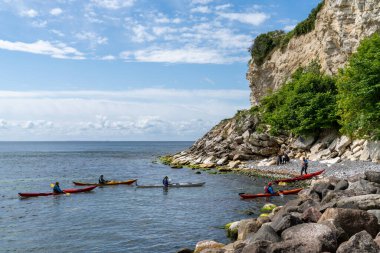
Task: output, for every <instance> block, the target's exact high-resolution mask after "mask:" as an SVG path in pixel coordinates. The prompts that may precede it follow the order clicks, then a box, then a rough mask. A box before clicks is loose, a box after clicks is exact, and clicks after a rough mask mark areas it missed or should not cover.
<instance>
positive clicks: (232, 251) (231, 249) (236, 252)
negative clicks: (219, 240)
mask: <svg viewBox="0 0 380 253" xmlns="http://www.w3.org/2000/svg"><path fill="white" fill-rule="evenodd" d="M246 245H247V244H246V243H245V242H243V241H236V242H234V243H230V244H228V245H226V246H224V247H223V249H224V250H225V251H226V253H241V252H242V251H243V249H244V247H245V246H246Z"/></svg>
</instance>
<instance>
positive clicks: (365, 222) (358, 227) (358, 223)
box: [318, 208, 378, 236]
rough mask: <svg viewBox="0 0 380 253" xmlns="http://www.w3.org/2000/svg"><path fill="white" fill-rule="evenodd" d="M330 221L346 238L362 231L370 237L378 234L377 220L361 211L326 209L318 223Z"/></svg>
mask: <svg viewBox="0 0 380 253" xmlns="http://www.w3.org/2000/svg"><path fill="white" fill-rule="evenodd" d="M329 219H332V223H333V224H334V225H335V227H337V228H338V227H339V228H342V229H343V230H344V231H345V232H346V233H347V235H348V236H352V235H354V234H356V233H358V232H360V231H362V230H366V231H367V232H368V233H370V234H371V235H372V236H375V235H376V234H377V232H378V225H377V218H376V217H375V216H374V215H373V214H369V213H367V212H366V211H363V210H357V209H344V208H328V209H327V210H326V211H325V212H324V213H323V215H322V216H321V218H320V219H319V221H318V223H319V224H321V223H322V222H323V221H325V220H329Z"/></svg>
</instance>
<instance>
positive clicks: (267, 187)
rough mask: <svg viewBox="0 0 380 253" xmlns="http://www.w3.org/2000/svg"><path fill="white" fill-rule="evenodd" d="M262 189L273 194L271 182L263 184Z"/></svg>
mask: <svg viewBox="0 0 380 253" xmlns="http://www.w3.org/2000/svg"><path fill="white" fill-rule="evenodd" d="M264 190H265V193H269V194H275V192H274V190H273V187H272V182H269V183H268V185H267V186H265V188H264Z"/></svg>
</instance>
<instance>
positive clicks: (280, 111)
mask: <svg viewBox="0 0 380 253" xmlns="http://www.w3.org/2000/svg"><path fill="white" fill-rule="evenodd" d="M319 69H320V66H319V65H317V64H316V63H315V62H314V63H312V64H311V65H310V66H309V67H307V68H300V69H298V70H297V71H296V72H295V73H294V74H293V75H292V79H291V81H290V82H288V83H286V84H284V85H283V86H282V87H281V88H280V89H279V90H277V91H276V92H274V93H272V94H270V95H268V96H266V97H265V98H264V99H263V101H262V115H263V120H264V122H265V123H267V124H269V125H271V130H272V133H274V134H275V133H276V132H279V131H281V130H287V131H290V132H292V133H294V134H296V135H299V134H310V133H318V132H319V131H321V130H322V129H328V128H337V116H336V95H337V89H336V86H335V80H334V78H332V77H330V76H327V75H324V74H323V73H321V72H320V70H319Z"/></svg>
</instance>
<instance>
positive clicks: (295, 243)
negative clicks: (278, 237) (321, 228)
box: [247, 238, 322, 253]
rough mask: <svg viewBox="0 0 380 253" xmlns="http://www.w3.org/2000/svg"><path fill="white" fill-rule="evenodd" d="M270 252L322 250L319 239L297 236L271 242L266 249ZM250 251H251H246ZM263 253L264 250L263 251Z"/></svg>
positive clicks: (310, 251) (295, 252) (284, 252)
mask: <svg viewBox="0 0 380 253" xmlns="http://www.w3.org/2000/svg"><path fill="white" fill-rule="evenodd" d="M266 252H271V253H298V252H302V253H317V252H322V244H321V243H320V242H319V241H310V240H304V238H298V239H293V240H287V241H282V242H277V243H273V244H272V245H271V246H270V247H269V249H268V251H265V253H266ZM247 253H251V252H247ZM263 253H264V252H263Z"/></svg>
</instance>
